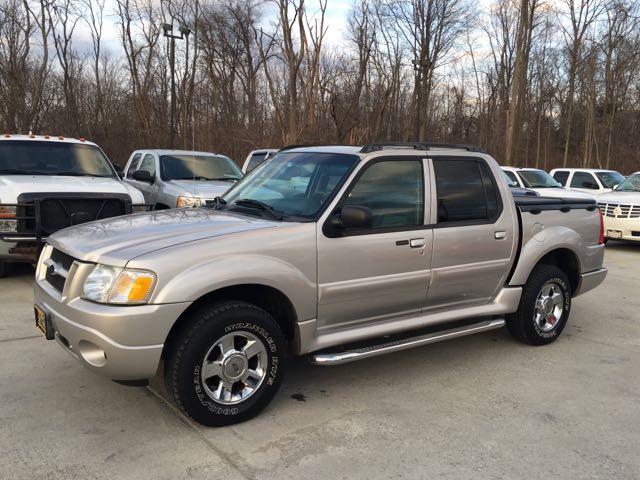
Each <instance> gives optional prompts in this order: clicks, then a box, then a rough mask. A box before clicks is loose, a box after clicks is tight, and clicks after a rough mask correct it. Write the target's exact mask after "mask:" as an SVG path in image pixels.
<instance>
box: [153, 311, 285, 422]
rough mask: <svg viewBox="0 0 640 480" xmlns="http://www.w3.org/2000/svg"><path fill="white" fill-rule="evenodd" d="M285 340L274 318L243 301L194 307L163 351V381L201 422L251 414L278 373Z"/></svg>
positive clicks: (267, 398) (273, 388) (269, 393)
mask: <svg viewBox="0 0 640 480" xmlns="http://www.w3.org/2000/svg"><path fill="white" fill-rule="evenodd" d="M285 348H286V343H285V339H284V336H283V334H282V332H281V330H280V328H279V326H278V324H277V323H276V321H275V320H274V319H273V318H272V317H271V315H269V314H268V313H267V312H265V311H264V310H262V309H260V308H258V307H256V306H254V305H251V304H249V303H244V302H223V303H218V304H215V305H213V306H209V307H205V308H203V309H200V310H199V311H197V312H196V313H195V314H194V315H193V317H192V319H191V321H190V323H188V324H187V327H186V328H184V329H183V331H182V332H181V335H179V337H178V339H177V340H176V342H174V347H173V348H172V350H171V351H170V352H169V354H168V356H167V362H166V365H167V367H166V369H165V383H166V385H167V390H168V391H169V393H170V394H171V396H172V397H173V399H174V401H175V402H176V404H177V406H178V407H179V408H180V409H181V410H182V411H183V412H185V413H186V414H187V415H189V416H190V417H191V418H193V419H194V420H196V421H197V422H199V423H202V424H203V425H208V426H215V427H219V426H223V425H231V424H234V423H239V422H242V421H244V420H248V419H250V418H252V417H254V416H255V415H257V414H258V413H259V412H260V411H261V410H262V409H263V408H265V407H266V406H267V405H268V404H269V402H271V400H272V399H273V397H274V396H275V394H276V392H277V391H278V388H279V386H280V383H281V381H282V377H283V374H284V354H285Z"/></svg>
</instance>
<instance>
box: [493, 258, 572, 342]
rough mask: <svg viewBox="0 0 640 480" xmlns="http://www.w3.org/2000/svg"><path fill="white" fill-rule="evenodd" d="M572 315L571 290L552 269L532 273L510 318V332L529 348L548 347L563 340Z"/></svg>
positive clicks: (558, 272)
mask: <svg viewBox="0 0 640 480" xmlns="http://www.w3.org/2000/svg"><path fill="white" fill-rule="evenodd" d="M570 311H571V286H570V285H569V279H568V278H567V276H566V275H565V274H564V272H563V271H562V270H560V269H559V268H558V267H555V266H553V265H538V266H537V267H535V268H534V269H533V272H531V275H530V276H529V279H528V280H527V283H526V285H525V286H524V288H523V291H522V298H521V299H520V306H519V307H518V311H517V312H516V313H512V314H510V315H507V318H506V323H507V328H508V329H509V332H511V335H513V336H514V337H515V338H516V339H517V340H520V341H521V342H524V343H528V344H529V345H546V344H548V343H551V342H553V341H554V340H555V339H556V338H558V337H559V336H560V334H561V333H562V330H563V329H564V327H565V325H566V324H567V320H568V318H569V313H570Z"/></svg>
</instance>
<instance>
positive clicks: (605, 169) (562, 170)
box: [551, 167, 616, 172]
mask: <svg viewBox="0 0 640 480" xmlns="http://www.w3.org/2000/svg"><path fill="white" fill-rule="evenodd" d="M615 171H616V170H611V169H609V168H564V167H561V168H554V169H553V170H551V172H615Z"/></svg>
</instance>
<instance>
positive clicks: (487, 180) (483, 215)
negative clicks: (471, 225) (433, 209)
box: [433, 158, 502, 223]
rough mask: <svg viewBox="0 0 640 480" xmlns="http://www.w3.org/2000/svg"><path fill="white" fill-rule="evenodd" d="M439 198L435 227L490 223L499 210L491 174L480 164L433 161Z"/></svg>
mask: <svg viewBox="0 0 640 480" xmlns="http://www.w3.org/2000/svg"><path fill="white" fill-rule="evenodd" d="M433 167H434V171H435V177H436V189H437V198H438V223H450V222H465V223H467V222H477V221H487V222H493V221H495V219H496V218H497V217H498V215H499V213H500V210H501V207H502V205H501V203H500V196H499V193H498V188H497V185H496V182H495V179H494V177H493V175H492V174H491V170H490V169H489V167H488V165H487V164H486V163H485V162H483V161H481V160H472V159H452V158H448V159H436V160H433Z"/></svg>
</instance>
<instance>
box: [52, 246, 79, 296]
mask: <svg viewBox="0 0 640 480" xmlns="http://www.w3.org/2000/svg"><path fill="white" fill-rule="evenodd" d="M74 260H75V259H74V258H73V257H72V256H71V255H67V254H66V253H64V252H61V251H60V250H57V249H55V248H54V249H53V250H52V251H51V256H50V257H49V258H48V259H47V260H45V262H46V265H47V272H46V274H45V279H46V280H47V282H49V283H50V284H51V286H52V287H53V288H55V289H56V290H58V291H59V292H62V290H63V289H64V284H65V282H66V281H67V277H68V275H69V270H70V269H71V265H73V262H74Z"/></svg>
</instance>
